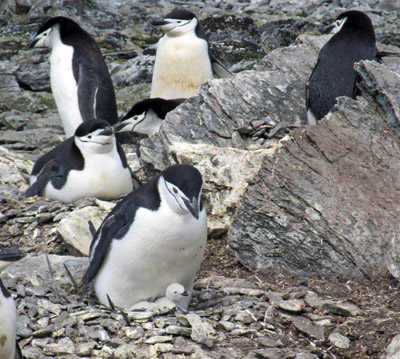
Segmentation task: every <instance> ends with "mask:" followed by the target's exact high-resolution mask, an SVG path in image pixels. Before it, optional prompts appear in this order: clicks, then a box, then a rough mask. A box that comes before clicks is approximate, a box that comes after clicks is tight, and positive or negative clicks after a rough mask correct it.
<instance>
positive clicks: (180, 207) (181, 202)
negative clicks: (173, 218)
mask: <svg viewBox="0 0 400 359" xmlns="http://www.w3.org/2000/svg"><path fill="white" fill-rule="evenodd" d="M160 182H161V189H160V191H161V197H162V198H163V199H165V200H166V202H167V203H168V205H169V207H170V208H171V209H172V210H173V211H174V212H176V213H179V214H191V215H193V212H192V211H195V212H197V216H198V213H199V212H200V196H201V191H200V194H199V198H196V199H195V200H193V199H189V198H187V196H186V195H185V194H184V193H183V192H182V191H181V190H180V189H179V188H178V187H177V186H176V185H174V184H173V183H170V182H168V181H166V180H165V179H164V178H163V177H161V178H160ZM191 206H193V207H194V208H193V209H192V210H190V209H189V208H190V207H191ZM196 219H197V218H196Z"/></svg>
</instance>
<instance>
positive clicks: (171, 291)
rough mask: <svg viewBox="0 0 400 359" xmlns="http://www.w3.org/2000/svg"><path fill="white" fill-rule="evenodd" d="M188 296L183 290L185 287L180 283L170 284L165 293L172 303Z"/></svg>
mask: <svg viewBox="0 0 400 359" xmlns="http://www.w3.org/2000/svg"><path fill="white" fill-rule="evenodd" d="M188 295H189V294H188V292H187V291H186V290H185V287H184V286H183V285H182V284H180V283H172V284H170V285H169V286H168V287H167V290H166V291H165V296H166V297H167V298H168V299H171V300H172V301H174V302H175V301H178V300H180V299H182V297H187V296H188Z"/></svg>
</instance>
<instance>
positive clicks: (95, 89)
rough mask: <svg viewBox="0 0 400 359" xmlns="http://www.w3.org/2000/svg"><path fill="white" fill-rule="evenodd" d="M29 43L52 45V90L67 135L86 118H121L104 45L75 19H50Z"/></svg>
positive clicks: (38, 45) (116, 119)
mask: <svg viewBox="0 0 400 359" xmlns="http://www.w3.org/2000/svg"><path fill="white" fill-rule="evenodd" d="M28 47H30V48H31V47H48V48H50V49H51V55H50V81H51V90H52V93H53V96H54V99H55V102H56V105H57V109H58V112H59V114H60V117H61V120H62V124H63V127H64V132H65V134H66V136H67V138H68V137H71V136H73V135H74V133H75V130H76V129H77V127H78V126H79V125H80V124H81V123H82V122H83V121H88V120H92V119H107V121H108V122H110V124H114V123H116V122H117V121H118V112H117V103H116V100H115V92H114V86H113V83H112V81H111V77H110V74H109V72H108V68H107V65H106V63H105V61H104V58H103V55H102V53H101V51H100V48H99V46H98V45H97V43H96V41H95V40H94V39H93V38H92V37H91V36H90V35H89V34H88V33H87V32H86V31H85V30H83V29H82V28H81V27H80V26H79V25H78V24H77V23H76V22H75V21H73V20H71V19H68V18H66V17H62V16H58V17H54V18H52V19H50V20H48V21H46V22H45V23H44V24H43V25H42V26H40V28H39V30H38V31H37V33H36V34H35V35H34V36H33V38H32V39H31V41H30V42H29V44H28Z"/></svg>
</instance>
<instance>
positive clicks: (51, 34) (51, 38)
mask: <svg viewBox="0 0 400 359" xmlns="http://www.w3.org/2000/svg"><path fill="white" fill-rule="evenodd" d="M33 40H37V42H36V43H35V45H34V47H49V48H52V47H53V45H54V43H55V41H60V25H59V24H55V25H54V26H52V27H51V28H49V29H47V30H45V31H43V32H41V33H40V34H38V35H37V36H36V37H35V38H34V39H33Z"/></svg>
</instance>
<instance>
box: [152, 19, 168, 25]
mask: <svg viewBox="0 0 400 359" xmlns="http://www.w3.org/2000/svg"><path fill="white" fill-rule="evenodd" d="M151 24H152V25H153V26H163V25H168V24H169V21H167V20H164V19H157V20H154V21H152V22H151Z"/></svg>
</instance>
